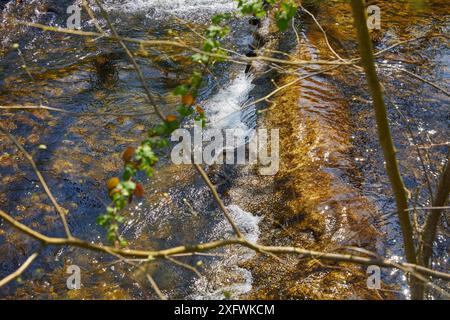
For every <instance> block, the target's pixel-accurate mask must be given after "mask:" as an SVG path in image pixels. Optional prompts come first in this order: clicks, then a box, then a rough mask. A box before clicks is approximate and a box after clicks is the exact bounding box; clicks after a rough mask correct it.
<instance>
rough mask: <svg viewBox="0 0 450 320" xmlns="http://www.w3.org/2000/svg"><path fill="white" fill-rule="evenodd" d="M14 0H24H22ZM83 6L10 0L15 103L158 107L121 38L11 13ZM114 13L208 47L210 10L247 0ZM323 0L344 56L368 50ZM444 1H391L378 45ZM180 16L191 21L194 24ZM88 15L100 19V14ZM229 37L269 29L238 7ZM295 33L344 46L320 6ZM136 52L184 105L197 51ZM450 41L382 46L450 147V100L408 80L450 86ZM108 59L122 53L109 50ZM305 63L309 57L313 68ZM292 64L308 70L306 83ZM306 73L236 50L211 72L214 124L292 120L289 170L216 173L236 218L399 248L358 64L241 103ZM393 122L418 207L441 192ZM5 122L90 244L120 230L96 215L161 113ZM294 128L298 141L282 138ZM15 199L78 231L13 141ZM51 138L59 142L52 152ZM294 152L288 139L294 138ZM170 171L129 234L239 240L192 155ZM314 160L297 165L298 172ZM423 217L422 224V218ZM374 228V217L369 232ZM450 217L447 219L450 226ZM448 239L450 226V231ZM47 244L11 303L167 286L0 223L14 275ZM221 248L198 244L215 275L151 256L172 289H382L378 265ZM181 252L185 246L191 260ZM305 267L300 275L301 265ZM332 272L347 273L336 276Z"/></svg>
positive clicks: (2, 148) (3, 169)
mask: <svg viewBox="0 0 450 320" xmlns="http://www.w3.org/2000/svg"><path fill="white" fill-rule="evenodd" d="M13 2H14V1H13ZM72 2H73V1H37V0H36V1H30V2H29V3H28V4H27V5H26V6H23V5H20V4H19V5H14V4H9V5H8V6H7V7H6V9H5V11H4V12H3V19H4V20H3V22H2V27H0V31H1V32H2V34H3V37H2V38H1V39H0V40H1V45H2V48H1V51H0V58H1V60H0V105H15V104H17V105H26V104H39V103H43V104H47V105H50V106H52V107H58V108H63V109H66V110H70V111H74V112H94V111H95V112H136V113H138V112H145V111H148V106H146V105H145V96H144V94H143V92H142V89H141V87H140V84H139V81H138V79H137V77H136V75H135V74H134V72H133V70H132V68H131V66H130V65H129V63H128V61H127V59H126V56H125V54H124V53H123V52H122V51H121V48H120V47H118V46H117V45H116V44H114V43H111V42H109V41H106V40H102V39H99V40H98V41H96V42H95V43H94V42H91V41H88V40H86V39H83V38H80V37H75V36H73V37H72V36H67V35H65V34H53V33H44V32H40V31H36V30H31V29H29V28H24V27H18V26H16V25H14V24H11V23H10V22H7V20H6V17H21V18H22V19H23V20H27V21H38V22H41V23H45V24H53V25H61V26H63V25H64V22H65V19H66V15H65V9H66V7H67V6H68V5H70V4H72ZM105 3H106V8H107V9H108V11H109V12H110V14H111V16H112V17H113V19H114V21H115V23H116V25H117V27H118V29H119V32H120V34H123V35H127V36H130V37H136V38H145V39H154V38H161V39H166V38H167V39H170V38H172V37H173V36H174V35H175V36H178V37H180V38H181V39H183V40H184V41H188V42H189V43H191V44H192V45H199V44H200V43H201V38H199V36H198V35H197V34H196V33H194V32H192V30H196V32H200V33H201V32H202V30H203V29H204V27H205V25H206V24H207V22H208V17H209V16H210V15H211V14H212V13H215V12H230V11H232V10H233V9H234V8H235V3H234V2H233V1H231V0H216V1H211V0H180V1H162V0H124V1H119V0H108V1H105ZM333 4H334V6H331V8H330V6H327V5H326V4H325V3H324V2H321V1H316V2H314V3H311V4H309V3H308V5H309V6H308V8H310V10H311V11H313V12H314V14H316V15H317V17H318V18H319V21H321V23H323V24H324V25H326V26H327V33H328V35H329V37H330V42H331V44H332V45H333V46H334V47H335V48H336V49H337V50H338V52H339V53H340V54H342V55H343V56H344V57H349V56H352V55H355V54H356V45H355V39H354V33H353V30H352V26H351V19H350V17H351V16H350V12H349V8H348V6H347V5H345V4H342V3H341V2H339V1H333ZM448 9H449V8H448V5H447V4H446V3H445V1H421V2H420V3H415V4H411V3H410V2H408V1H399V2H398V3H397V4H395V5H394V4H386V5H383V6H382V12H383V20H382V21H383V23H385V25H383V27H382V30H381V32H379V33H376V34H374V38H375V39H376V48H377V50H380V49H383V48H385V47H387V46H388V45H389V44H392V43H394V42H396V41H399V40H405V39H409V38H412V37H416V36H418V35H422V34H427V35H431V34H432V33H444V34H445V33H446V32H447V33H448V26H449V20H448V14H446V13H448V12H450V11H449V10H448ZM180 19H181V20H180ZM83 26H84V27H85V28H90V27H92V26H91V25H89V23H87V22H86V23H84V25H83ZM232 26H233V32H232V34H231V35H230V37H229V39H228V42H229V48H233V50H235V51H238V52H240V53H246V52H247V51H248V46H249V45H250V44H251V43H252V42H253V40H254V39H253V36H252V34H253V32H254V31H255V29H254V27H252V26H250V25H249V24H248V21H247V19H246V18H234V19H233V20H232ZM296 26H297V30H298V36H299V39H300V42H299V43H297V40H296V39H297V38H296V37H297V36H296V35H295V33H293V32H292V31H288V32H287V33H286V35H285V37H283V38H281V39H280V40H279V41H278V42H276V44H275V45H276V47H277V48H275V49H278V48H279V49H282V50H284V51H288V52H290V54H292V55H294V56H295V55H296V56H299V57H301V58H330V57H331V56H330V55H329V52H327V48H326V46H325V44H324V42H323V38H322V34H321V32H320V31H319V30H318V29H317V28H316V27H315V25H314V22H313V21H312V20H311V19H310V18H309V17H308V16H307V15H301V16H299V17H297V18H296ZM16 42H17V43H19V44H20V47H21V51H22V54H23V58H24V60H25V62H26V65H27V68H28V70H29V71H30V73H31V75H32V79H30V77H29V76H28V75H27V73H26V72H25V71H24V70H23V68H21V65H22V64H23V62H22V61H21V59H20V57H19V56H18V55H17V52H16V51H14V50H11V49H10V46H11V44H12V43H16ZM135 49H136V51H137V52H136V54H137V59H138V61H139V63H140V64H141V65H142V68H143V72H144V75H145V78H146V80H147V81H148V84H149V86H150V87H151V89H152V90H153V91H154V92H156V93H158V95H159V96H158V103H159V104H161V105H162V106H163V109H164V110H165V112H166V113H171V112H172V113H173V112H174V111H175V109H176V107H177V97H175V96H174V95H173V94H172V93H171V92H172V90H173V88H175V87H176V86H177V85H178V84H180V83H181V82H182V81H183V79H184V77H186V76H187V75H188V74H189V71H190V70H192V68H193V66H192V63H191V62H190V60H189V54H188V53H185V52H181V51H179V50H174V49H170V50H168V51H167V52H165V55H161V54H160V52H158V51H157V50H151V51H148V52H143V51H142V50H139V48H135ZM448 53H449V52H448V46H446V44H445V41H443V40H442V39H438V38H431V37H429V38H427V39H426V40H425V41H421V42H417V43H414V44H412V45H410V46H407V47H406V46H405V47H400V48H397V49H395V50H393V51H391V52H390V53H389V54H388V55H386V56H384V57H383V58H380V61H379V62H380V65H381V66H383V68H380V70H379V72H380V74H381V79H382V81H383V84H384V86H385V90H386V92H387V97H388V98H387V99H388V104H389V105H390V106H397V107H398V108H400V109H401V111H402V112H403V114H404V115H405V117H407V118H408V119H414V123H413V125H411V127H412V130H413V132H414V135H415V136H416V138H415V139H416V142H417V143H423V144H425V143H429V141H430V140H431V141H432V142H433V143H435V144H442V143H447V142H448V133H449V130H448V125H449V109H448V97H447V96H445V95H444V94H442V93H440V92H438V91H436V90H435V89H434V88H432V87H430V86H428V85H427V84H425V83H423V82H420V81H417V79H412V78H410V77H407V76H405V74H403V73H401V72H397V71H395V69H394V67H395V68H406V69H408V70H410V71H413V72H417V73H418V74H421V75H422V76H423V75H425V77H426V78H427V79H429V80H432V81H435V82H437V83H440V84H441V86H443V87H445V86H446V84H447V83H448V82H446V81H448V80H447V79H448V62H449V54H448ZM105 61H106V63H105ZM297 71H299V72H306V71H308V70H303V69H302V70H297ZM293 77H294V78H293ZM295 77H296V76H292V75H283V74H280V73H277V72H273V71H272V72H270V73H262V74H261V73H257V72H250V73H245V66H242V65H236V64H231V63H220V64H218V65H216V66H214V67H213V68H212V70H211V74H208V75H206V78H205V83H206V85H205V86H204V87H203V88H202V90H201V94H200V98H199V100H200V104H201V105H202V106H203V107H204V108H205V110H206V113H207V116H208V118H209V119H211V120H212V121H213V122H212V123H211V127H212V128H219V129H224V128H240V129H242V132H246V131H247V130H249V129H252V128H255V127H269V128H270V127H273V128H280V129H281V138H282V145H281V153H282V163H281V170H280V173H279V174H278V175H276V176H275V177H261V176H257V175H255V173H254V171H253V170H252V168H250V167H248V166H238V167H234V166H231V167H230V166H226V167H223V168H220V167H217V166H212V167H209V168H207V170H208V173H209V175H210V177H211V179H212V180H213V182H214V183H216V184H217V186H218V188H219V192H220V193H221V194H222V195H223V197H224V200H225V203H226V205H227V207H228V209H229V210H230V212H231V214H232V215H233V217H234V218H235V219H236V221H237V222H238V225H239V226H240V227H241V228H242V230H243V231H244V233H245V234H246V235H247V236H248V237H249V239H251V240H252V241H255V242H256V241H262V242H264V243H267V244H286V245H288V244H297V245H302V246H306V247H310V248H314V249H323V250H328V249H332V248H337V246H339V245H362V246H363V247H365V248H367V249H370V250H376V251H377V252H378V253H380V254H382V255H386V256H389V257H394V258H398V259H400V258H399V257H400V256H401V255H402V252H401V237H400V234H399V227H398V224H397V221H396V219H395V215H388V216H386V213H389V212H391V211H392V210H393V208H394V204H393V203H392V200H391V195H390V192H389V187H388V183H387V180H386V177H385V175H384V174H383V172H384V171H383V164H382V159H381V154H380V150H379V148H378V144H377V139H376V131H375V125H374V122H373V120H372V119H373V117H372V112H371V108H370V97H369V96H368V95H367V91H366V90H365V88H364V87H362V85H363V84H364V79H363V77H362V76H361V74H359V73H357V72H355V71H349V70H339V71H336V72H333V74H328V75H322V76H317V77H314V78H311V79H308V80H303V81H301V82H300V83H299V84H298V85H297V86H295V87H294V88H293V89H292V90H290V91H289V94H285V93H281V94H279V95H277V96H275V97H274V98H273V100H274V101H275V104H276V105H278V106H279V107H275V108H274V109H273V110H272V111H273V112H271V110H269V111H267V112H264V113H262V114H259V113H257V109H260V108H266V107H270V104H266V103H259V104H257V105H256V106H254V107H250V108H246V109H245V110H243V111H241V106H242V105H244V104H246V103H248V102H249V101H252V100H253V99H258V98H260V97H262V96H264V95H265V94H267V93H269V92H270V90H272V89H273V88H274V87H273V85H272V83H271V81H270V80H271V78H273V79H275V80H276V81H278V82H279V84H280V85H281V84H283V83H286V82H288V81H289V80H292V79H295ZM391 111H392V112H391V114H390V116H391V118H392V120H393V123H394V127H393V131H394V136H395V138H396V140H397V141H398V145H397V147H398V149H399V155H400V159H401V160H402V163H403V166H402V170H403V171H404V172H405V173H406V174H407V180H406V183H407V186H408V188H410V189H411V190H418V191H417V200H416V201H417V204H418V205H420V206H426V205H429V203H428V196H429V195H428V192H427V190H426V188H423V185H424V183H425V182H424V175H423V173H422V172H421V171H420V170H419V169H418V168H420V167H419V163H418V159H417V155H416V154H415V153H414V148H412V147H411V145H410V141H409V140H408V137H405V123H404V122H403V121H402V119H403V118H401V117H400V116H399V114H398V113H397V112H396V111H395V108H391ZM0 121H2V124H4V125H5V126H6V127H7V128H8V129H9V130H10V132H11V133H13V134H14V135H16V136H17V137H18V138H19V140H20V142H22V143H23V144H24V145H25V147H26V148H27V150H28V151H29V152H30V153H31V154H32V155H33V158H34V159H35V161H36V162H37V164H38V167H39V168H40V170H41V171H42V173H43V175H44V176H45V178H46V179H47V181H48V183H49V186H50V188H51V189H52V190H53V192H54V194H55V196H56V197H57V199H58V200H59V202H60V203H61V204H62V205H63V206H64V207H65V208H66V209H68V210H69V212H70V213H69V224H70V227H71V230H73V233H74V235H76V236H78V237H80V238H83V239H87V240H89V241H93V242H97V241H105V239H104V231H103V230H102V229H101V228H100V227H99V226H97V225H96V223H95V219H96V217H97V216H98V215H99V214H101V213H103V211H104V209H105V206H106V205H107V204H108V196H107V194H106V191H105V188H104V182H105V181H106V180H107V179H108V178H110V177H112V176H115V175H118V174H119V173H120V170H121V166H122V164H121V159H120V154H121V152H122V151H123V149H124V148H126V147H127V146H130V145H134V146H136V145H137V144H138V143H139V139H140V137H142V136H143V135H144V134H145V132H146V130H147V129H148V128H149V127H150V126H151V124H152V123H154V122H155V121H156V119H155V117H153V116H145V117H82V118H81V117H80V118H79V117H73V116H70V115H64V114H59V113H51V112H47V111H34V112H31V113H30V112H25V111H19V112H17V111H14V112H7V111H2V112H1V114H0ZM283 137H284V138H283ZM0 142H1V145H0V159H1V162H0V180H1V185H0V207H1V208H2V209H3V210H5V211H7V212H10V213H11V214H13V215H14V216H15V217H17V218H18V219H19V220H20V221H21V222H22V223H25V224H27V225H30V226H32V227H34V228H37V229H38V230H40V231H41V232H43V233H46V234H48V235H53V236H62V226H61V224H60V222H59V221H58V218H57V216H56V214H55V213H54V212H53V210H52V207H51V205H50V203H49V202H48V200H47V199H46V197H45V195H44V194H43V193H42V188H41V187H40V185H39V183H38V181H37V179H36V177H35V176H34V175H33V172H32V170H31V168H30V167H29V165H28V163H27V162H26V160H25V159H24V158H23V157H22V155H20V154H18V153H17V152H16V150H15V149H14V148H13V147H12V146H11V145H10V144H9V143H7V141H6V139H5V138H4V137H0ZM40 145H45V146H46V148H45V149H44V148H39V146H40ZM283 147H284V149H283ZM429 152H430V156H429V157H430V161H429V162H427V172H428V174H429V176H430V179H431V180H432V181H433V182H434V184H435V183H436V179H437V174H438V172H439V170H440V168H441V166H442V164H443V163H444V159H445V152H446V148H445V147H435V148H432V149H430V150H429ZM160 158H161V162H160V163H159V164H158V170H157V173H156V175H155V177H154V178H152V179H151V180H150V179H147V178H145V177H141V178H142V179H143V180H144V181H145V190H146V196H145V197H144V198H143V199H142V200H141V201H138V202H135V203H133V205H132V206H131V207H130V208H128V209H127V210H126V211H127V212H126V216H127V222H126V224H125V226H124V227H123V229H122V234H123V235H124V236H125V237H126V238H127V239H128V240H129V242H130V246H132V247H135V248H155V249H157V248H166V247H169V246H175V245H179V244H180V243H188V244H194V243H198V242H203V241H209V240H213V239H221V238H226V237H229V236H230V235H231V234H232V233H231V229H230V227H229V226H228V225H227V223H226V222H225V220H224V219H223V216H222V215H221V212H220V211H219V210H218V208H217V207H216V205H215V203H214V201H213V200H212V198H211V196H210V194H209V191H208V189H207V188H206V186H205V185H204V184H203V182H202V180H201V179H200V178H199V177H198V176H197V175H196V174H195V171H193V170H192V169H191V168H190V167H189V166H176V165H173V164H172V163H171V162H170V159H168V158H167V156H164V155H163V154H161V157H160ZM296 167H298V168H300V169H299V170H297V171H295V172H292V171H291V169H292V168H296ZM418 219H419V220H420V219H422V217H421V216H420V215H419V217H418ZM368 225H370V227H367V226H368ZM447 227H448V226H447ZM445 232H446V231H445V230H442V233H441V234H440V235H439V240H438V244H439V245H438V251H437V253H438V256H439V257H440V258H439V259H436V261H435V266H436V267H437V268H441V269H443V270H446V269H448V237H447V236H446V235H445ZM447 234H448V233H447ZM38 249H39V250H42V255H41V257H40V258H39V260H38V261H37V262H36V263H35V264H34V265H33V267H32V268H31V269H30V270H29V271H27V272H26V273H25V274H24V276H23V279H22V280H21V281H18V282H16V283H14V284H12V285H9V286H7V287H5V288H1V289H0V297H2V298H14V297H16V298H125V299H145V298H155V295H154V293H153V291H152V289H151V287H150V285H149V284H148V283H147V282H146V279H145V275H143V274H141V273H139V272H135V271H134V272H131V271H130V270H131V269H130V267H129V266H128V265H126V264H121V263H115V261H114V259H112V258H110V257H104V256H101V255H98V254H95V253H91V252H85V251H82V250H79V249H73V248H58V249H55V248H42V249H41V248H40V245H39V244H38V243H35V242H33V241H30V240H29V239H27V238H26V237H23V236H19V235H17V233H15V232H14V231H13V230H11V229H10V228H9V227H8V226H6V225H5V224H3V223H0V277H2V276H4V275H6V274H8V273H10V272H11V271H12V270H15V269H16V268H17V266H18V265H19V264H20V262H21V261H23V260H24V258H25V257H26V255H27V253H29V252H31V251H33V250H38ZM215 254H216V256H192V257H184V258H182V261H183V262H184V263H189V264H192V265H195V264H196V263H198V262H199V261H201V262H202V263H203V266H202V267H201V268H200V269H199V270H200V271H201V273H202V274H203V277H201V278H197V277H196V276H195V274H193V273H191V272H190V271H188V270H185V269H183V268H180V267H179V266H177V265H174V264H172V263H170V262H166V261H156V262H154V263H151V264H149V265H148V266H147V272H151V274H152V275H153V276H154V278H155V279H156V280H157V282H158V284H159V285H160V287H161V289H162V290H163V291H164V292H165V293H166V294H167V295H168V296H169V297H170V298H193V299H200V298H205V299H207V298H224V297H225V296H228V295H231V297H232V298H238V297H250V298H253V297H257V298H297V299H298V298H300V299H303V298H307V299H310V298H321V297H325V298H332V299H333V298H335V299H338V298H347V299H348V298H361V297H370V298H378V297H380V295H375V294H374V293H373V292H370V291H368V290H367V288H364V287H363V284H364V283H365V277H364V274H365V272H364V270H362V269H360V268H359V269H354V268H350V267H348V268H344V269H343V270H335V269H336V268H333V266H330V267H329V268H327V266H322V265H315V264H307V263H302V264H298V261H296V260H295V259H293V258H289V257H286V260H285V262H284V264H283V263H281V264H280V263H279V262H278V261H274V260H270V258H268V257H260V256H255V255H254V254H253V253H252V252H249V251H247V250H244V249H239V248H227V249H224V250H220V251H217V252H215ZM180 259H181V258H180ZM72 264H76V265H79V266H80V267H81V269H82V270H83V273H82V274H83V278H82V283H83V288H82V290H76V291H68V290H67V289H66V278H67V275H66V273H65V270H66V269H67V266H69V265H72ZM299 270H300V271H299ZM331 270H333V271H331ZM384 276H385V278H384V280H385V282H386V286H387V288H389V290H390V291H386V292H385V293H383V292H381V296H383V297H384V296H389V295H390V294H393V295H395V296H397V297H405V296H407V295H408V292H407V290H406V288H405V285H404V281H405V279H404V278H403V277H402V275H400V274H399V273H398V272H389V273H386V274H385V275H384Z"/></svg>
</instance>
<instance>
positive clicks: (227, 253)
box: [189, 205, 261, 300]
mask: <svg viewBox="0 0 450 320" xmlns="http://www.w3.org/2000/svg"><path fill="white" fill-rule="evenodd" d="M227 208H228V211H229V212H230V215H231V217H232V218H233V220H234V221H235V222H236V225H237V226H238V227H239V229H240V230H241V231H242V233H243V234H244V236H245V237H246V238H247V239H248V240H249V241H250V242H253V243H256V242H257V241H258V239H259V236H260V234H261V232H260V229H259V223H260V222H261V218H260V217H257V216H254V215H252V214H251V213H249V212H246V211H244V210H242V209H241V208H240V207H239V206H237V205H230V206H228V207H227ZM231 236H233V230H232V228H231V226H230V224H229V223H228V222H227V221H226V220H223V221H221V222H220V223H219V224H217V225H216V226H215V228H214V229H213V230H212V231H211V233H210V236H209V238H210V239H209V241H211V240H217V239H227V238H230V237H231ZM223 255H224V257H223V258H220V259H218V260H217V261H215V262H213V263H212V264H211V265H209V266H207V268H206V269H205V270H204V272H203V273H204V274H205V276H204V277H202V278H199V279H197V280H196V281H195V283H194V284H193V287H192V289H193V291H194V293H193V294H192V295H191V296H190V297H189V298H191V299H194V300H205V299H212V300H221V299H224V298H225V295H224V292H229V293H230V294H231V298H237V297H238V296H240V295H242V294H245V293H248V292H249V291H250V290H251V289H252V283H253V277H252V274H251V272H250V271H249V270H246V269H244V268H240V267H238V264H239V263H242V262H244V261H247V260H249V259H251V258H252V257H253V256H254V255H255V252H254V251H252V250H250V249H247V248H244V247H240V246H232V247H226V248H225V249H224V250H223Z"/></svg>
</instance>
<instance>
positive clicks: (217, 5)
mask: <svg viewBox="0 0 450 320" xmlns="http://www.w3.org/2000/svg"><path fill="white" fill-rule="evenodd" d="M105 3H106V5H107V8H108V9H111V10H120V11H124V12H142V11H145V10H149V9H154V10H156V11H158V12H161V13H171V14H176V15H181V16H186V17H188V16H189V15H192V13H196V12H197V13H211V12H229V11H232V10H234V9H236V2H235V1H234V0H108V1H106V2H105Z"/></svg>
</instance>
